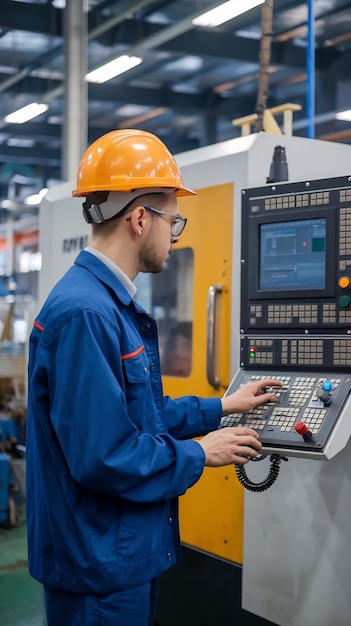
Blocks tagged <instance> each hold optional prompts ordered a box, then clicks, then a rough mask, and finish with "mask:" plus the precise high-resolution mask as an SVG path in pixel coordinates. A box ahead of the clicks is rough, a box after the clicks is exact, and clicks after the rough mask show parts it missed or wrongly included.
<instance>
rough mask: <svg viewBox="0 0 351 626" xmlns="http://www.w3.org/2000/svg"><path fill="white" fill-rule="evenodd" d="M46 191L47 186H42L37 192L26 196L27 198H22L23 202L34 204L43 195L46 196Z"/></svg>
mask: <svg viewBox="0 0 351 626" xmlns="http://www.w3.org/2000/svg"><path fill="white" fill-rule="evenodd" d="M47 192H48V189H47V187H44V188H43V189H41V190H40V191H39V193H34V194H33V195H31V196H27V198H25V199H24V204H27V205H29V206H35V205H36V204H40V202H41V201H42V199H43V198H44V196H46V194H47Z"/></svg>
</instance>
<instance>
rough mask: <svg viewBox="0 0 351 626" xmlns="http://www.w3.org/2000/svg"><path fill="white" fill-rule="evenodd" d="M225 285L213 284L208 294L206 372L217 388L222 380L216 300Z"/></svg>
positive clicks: (213, 385)
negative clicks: (217, 362) (217, 356)
mask: <svg viewBox="0 0 351 626" xmlns="http://www.w3.org/2000/svg"><path fill="white" fill-rule="evenodd" d="M222 290H223V285H211V286H210V287H209V289H208V296H207V355H206V374H207V380H208V382H209V383H210V385H212V387H215V388H216V389H217V388H218V387H219V386H220V384H221V381H220V378H219V377H218V376H216V371H215V370H216V302H217V297H218V295H219V294H220V293H222Z"/></svg>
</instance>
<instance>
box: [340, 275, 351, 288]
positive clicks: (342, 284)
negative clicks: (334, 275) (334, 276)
mask: <svg viewBox="0 0 351 626" xmlns="http://www.w3.org/2000/svg"><path fill="white" fill-rule="evenodd" d="M339 285H340V287H341V289H347V287H350V279H349V277H348V276H341V278H339Z"/></svg>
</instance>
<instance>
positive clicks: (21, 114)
mask: <svg viewBox="0 0 351 626" xmlns="http://www.w3.org/2000/svg"><path fill="white" fill-rule="evenodd" d="M48 108H49V105H48V104H39V103H38V102H32V103H31V104H27V106H25V107H22V109H18V111H14V112H13V113H10V114H9V115H6V117H5V122H6V123H7V124H23V123H24V122H28V121H29V120H32V119H33V117H37V116H38V115H41V114H42V113H45V111H47V110H48Z"/></svg>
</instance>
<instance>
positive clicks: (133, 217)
mask: <svg viewBox="0 0 351 626" xmlns="http://www.w3.org/2000/svg"><path fill="white" fill-rule="evenodd" d="M145 221H146V211H145V209H144V207H143V206H136V207H134V209H133V210H132V212H131V214H130V222H131V226H132V229H133V232H134V233H135V234H136V235H141V234H142V232H143V229H144V227H145Z"/></svg>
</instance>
